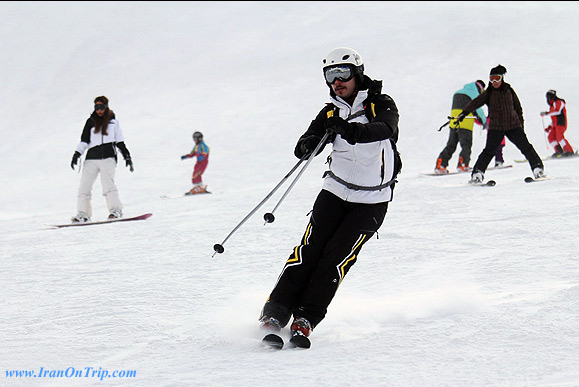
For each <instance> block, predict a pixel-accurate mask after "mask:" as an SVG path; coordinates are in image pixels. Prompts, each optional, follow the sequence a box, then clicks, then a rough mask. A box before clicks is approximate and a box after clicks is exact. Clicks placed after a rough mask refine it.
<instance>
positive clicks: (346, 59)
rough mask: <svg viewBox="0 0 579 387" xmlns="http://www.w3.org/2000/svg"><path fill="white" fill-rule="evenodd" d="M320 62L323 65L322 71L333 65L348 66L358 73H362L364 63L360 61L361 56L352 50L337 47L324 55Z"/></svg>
mask: <svg viewBox="0 0 579 387" xmlns="http://www.w3.org/2000/svg"><path fill="white" fill-rule="evenodd" d="M322 62H323V63H324V66H323V67H322V69H325V68H326V67H330V66H335V65H341V64H349V65H352V66H353V67H354V68H355V69H357V70H358V71H359V73H363V72H364V61H363V60H362V56H361V55H360V54H358V52H357V51H356V50H352V49H351V48H348V47H338V48H336V49H334V50H332V51H331V52H330V53H329V54H328V55H326V57H325V58H324V59H323V60H322Z"/></svg>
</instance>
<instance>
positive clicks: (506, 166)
mask: <svg viewBox="0 0 579 387" xmlns="http://www.w3.org/2000/svg"><path fill="white" fill-rule="evenodd" d="M512 167H513V166H512V165H510V164H509V165H501V166H500V167H488V168H487V171H488V170H491V169H507V168H512Z"/></svg>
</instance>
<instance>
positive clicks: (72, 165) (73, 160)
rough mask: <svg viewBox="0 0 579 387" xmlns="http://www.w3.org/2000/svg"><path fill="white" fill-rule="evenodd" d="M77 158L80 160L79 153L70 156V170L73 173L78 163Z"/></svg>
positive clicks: (75, 152)
mask: <svg viewBox="0 0 579 387" xmlns="http://www.w3.org/2000/svg"><path fill="white" fill-rule="evenodd" d="M79 158H80V153H79V151H74V154H73V155H72V161H71V162H70V167H71V168H72V170H73V171H74V167H75V166H76V164H77V163H78V159H79Z"/></svg>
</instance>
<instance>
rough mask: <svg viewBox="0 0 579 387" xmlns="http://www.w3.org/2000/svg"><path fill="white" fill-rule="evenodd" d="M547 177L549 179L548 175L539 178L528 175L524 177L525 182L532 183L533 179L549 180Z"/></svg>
mask: <svg viewBox="0 0 579 387" xmlns="http://www.w3.org/2000/svg"><path fill="white" fill-rule="evenodd" d="M549 179H550V177H541V178H538V179H535V178H534V177H531V176H528V177H525V183H533V182H535V181H543V180H549Z"/></svg>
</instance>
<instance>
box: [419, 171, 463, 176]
mask: <svg viewBox="0 0 579 387" xmlns="http://www.w3.org/2000/svg"><path fill="white" fill-rule="evenodd" d="M469 172H470V171H468V172H448V173H436V172H422V173H421V175H422V176H448V175H458V174H460V173H469Z"/></svg>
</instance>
